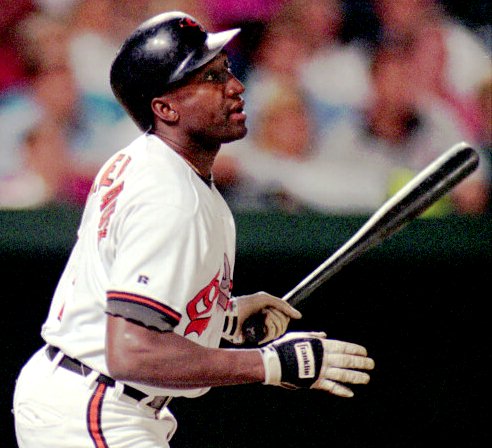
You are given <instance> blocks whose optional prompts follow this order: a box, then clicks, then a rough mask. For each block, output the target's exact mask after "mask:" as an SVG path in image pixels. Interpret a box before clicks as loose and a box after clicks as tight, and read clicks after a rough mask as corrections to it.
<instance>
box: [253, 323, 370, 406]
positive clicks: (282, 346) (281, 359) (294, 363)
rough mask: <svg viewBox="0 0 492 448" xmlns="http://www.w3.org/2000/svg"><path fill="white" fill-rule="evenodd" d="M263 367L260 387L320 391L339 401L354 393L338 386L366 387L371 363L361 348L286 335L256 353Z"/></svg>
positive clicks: (299, 334) (320, 337) (322, 338)
mask: <svg viewBox="0 0 492 448" xmlns="http://www.w3.org/2000/svg"><path fill="white" fill-rule="evenodd" d="M260 351H261V354H262V357H263V365H264V367H265V381H264V382H263V384H271V385H275V386H283V387H286V388H289V389H297V388H308V389H322V390H325V391H327V392H330V393H331V394H334V395H338V396H340V397H352V396H353V395H354V393H353V392H352V390H351V389H349V388H348V387H347V386H345V385H344V384H342V383H349V384H367V383H368V382H369V375H368V374H367V373H366V372H360V371H359V370H372V369H373V368H374V361H373V360H372V359H371V358H368V357H367V351H366V349H365V348H364V347H362V346H360V345H357V344H352V343H350V342H342V341H336V340H332V339H326V334H325V333H315V332H311V333H309V332H308V333H304V332H293V333H288V334H286V335H285V336H284V337H282V338H280V339H279V340H277V341H274V342H272V343H270V344H268V345H267V346H265V347H263V348H261V349H260Z"/></svg>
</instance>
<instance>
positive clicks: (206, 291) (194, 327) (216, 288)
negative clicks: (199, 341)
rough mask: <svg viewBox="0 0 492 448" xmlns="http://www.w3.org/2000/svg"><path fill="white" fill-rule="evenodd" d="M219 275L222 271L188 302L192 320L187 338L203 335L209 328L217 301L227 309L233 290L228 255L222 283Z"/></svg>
mask: <svg viewBox="0 0 492 448" xmlns="http://www.w3.org/2000/svg"><path fill="white" fill-rule="evenodd" d="M219 275H220V271H219V272H217V275H216V276H215V277H214V278H213V279H212V281H211V282H210V283H209V284H208V285H207V286H205V288H203V289H202V290H201V291H200V292H199V293H198V294H197V295H196V296H195V297H194V298H193V299H192V300H191V301H190V302H188V305H186V312H187V314H188V318H189V319H190V323H189V324H188V325H187V327H186V329H185V332H184V335H185V336H187V335H188V334H191V333H196V334H197V335H198V336H201V335H202V333H203V332H204V331H205V329H206V328H207V327H208V324H209V322H210V318H211V317H212V309H213V306H214V303H215V302H216V301H217V304H218V306H220V307H221V308H222V309H223V310H226V309H227V306H228V304H229V300H230V295H231V290H232V280H231V277H230V275H231V268H230V264H229V260H228V259H227V256H226V255H225V256H224V274H223V276H222V279H221V281H220V282H219Z"/></svg>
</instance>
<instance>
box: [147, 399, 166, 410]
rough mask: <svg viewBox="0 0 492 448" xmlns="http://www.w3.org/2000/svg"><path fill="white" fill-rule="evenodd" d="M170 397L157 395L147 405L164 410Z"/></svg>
mask: <svg viewBox="0 0 492 448" xmlns="http://www.w3.org/2000/svg"><path fill="white" fill-rule="evenodd" d="M169 398H170V397H163V396H160V395H158V396H155V397H154V398H153V399H152V400H151V401H150V402H148V403H147V406H149V407H151V408H152V409H155V410H156V411H160V410H162V408H164V407H165V406H166V405H167V403H168V402H169V401H171V400H170V399H169Z"/></svg>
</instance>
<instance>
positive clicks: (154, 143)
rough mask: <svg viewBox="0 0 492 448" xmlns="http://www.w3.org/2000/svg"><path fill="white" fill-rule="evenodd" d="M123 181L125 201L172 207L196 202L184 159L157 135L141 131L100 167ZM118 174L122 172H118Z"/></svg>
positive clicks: (187, 205) (194, 190) (188, 170)
mask: <svg viewBox="0 0 492 448" xmlns="http://www.w3.org/2000/svg"><path fill="white" fill-rule="evenodd" d="M105 172H111V174H113V176H115V177H117V178H118V180H119V182H120V183H124V185H125V186H124V190H125V195H124V196H126V197H127V199H128V200H136V201H139V202H143V201H145V200H146V201H156V202H159V203H162V204H166V205H171V206H176V207H179V206H182V205H186V208H187V209H189V207H190V206H191V205H192V204H193V203H194V202H196V199H197V194H196V188H195V185H194V184H193V182H192V180H191V176H190V169H189V167H188V165H187V164H186V163H185V162H184V160H183V159H182V158H181V156H179V155H178V154H176V153H175V152H174V151H173V150H172V149H171V148H170V147H169V146H167V145H166V144H165V143H164V142H162V141H161V140H160V139H159V138H157V137H156V136H153V135H150V134H144V135H141V136H139V137H138V138H136V139H135V140H134V141H133V142H131V143H130V144H129V145H128V146H127V147H126V148H123V149H122V150H120V151H118V152H117V153H116V154H115V155H114V156H113V157H112V158H111V159H110V160H109V161H108V162H107V163H106V164H105V166H104V167H103V169H102V170H101V173H102V174H100V177H101V178H102V179H104V176H105V174H104V173H105ZM120 173H121V174H120Z"/></svg>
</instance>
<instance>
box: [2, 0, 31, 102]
mask: <svg viewBox="0 0 492 448" xmlns="http://www.w3.org/2000/svg"><path fill="white" fill-rule="evenodd" d="M33 10H34V5H33V4H32V2H31V1H30V0H17V1H15V2H12V1H9V0H0V59H1V61H2V63H1V64H0V95H1V93H2V92H3V91H5V90H6V89H11V88H14V87H16V86H20V85H22V84H23V83H25V82H26V78H27V73H26V70H25V67H24V65H23V63H22V59H21V57H20V55H19V47H18V46H17V45H16V42H15V36H14V33H13V32H12V31H13V29H15V27H16V25H17V23H18V22H19V21H20V20H22V19H23V18H24V17H25V16H26V15H27V14H29V13H30V12H31V11H33Z"/></svg>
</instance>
